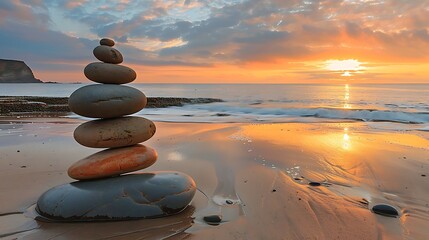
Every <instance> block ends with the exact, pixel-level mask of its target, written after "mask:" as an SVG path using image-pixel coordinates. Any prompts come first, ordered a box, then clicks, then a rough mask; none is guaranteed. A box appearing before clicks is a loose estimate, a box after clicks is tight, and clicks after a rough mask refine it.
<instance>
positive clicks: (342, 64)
mask: <svg viewBox="0 0 429 240" xmlns="http://www.w3.org/2000/svg"><path fill="white" fill-rule="evenodd" d="M325 69H327V70H330V71H334V72H342V74H341V76H343V77H350V76H353V73H356V72H358V71H361V70H363V69H364V67H363V66H362V63H361V62H359V61H358V60H356V59H346V60H338V59H330V60H326V61H325Z"/></svg>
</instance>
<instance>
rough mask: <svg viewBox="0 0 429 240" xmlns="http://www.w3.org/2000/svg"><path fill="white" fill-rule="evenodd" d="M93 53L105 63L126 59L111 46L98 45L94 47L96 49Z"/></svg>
mask: <svg viewBox="0 0 429 240" xmlns="http://www.w3.org/2000/svg"><path fill="white" fill-rule="evenodd" d="M92 53H93V54H94V56H95V57H96V58H97V59H98V60H100V61H102V62H105V63H113V64H119V63H121V62H123V61H124V58H123V57H122V54H121V53H120V52H119V51H118V50H116V49H115V48H112V47H109V46H105V45H101V46H98V47H96V48H94V51H92Z"/></svg>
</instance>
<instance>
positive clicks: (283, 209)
mask: <svg viewBox="0 0 429 240" xmlns="http://www.w3.org/2000/svg"><path fill="white" fill-rule="evenodd" d="M20 124H21V123H20ZM157 124H158V125H159V126H160V127H159V129H160V131H159V132H157V134H156V135H155V137H154V138H153V139H151V140H150V141H148V142H147V144H148V145H149V146H151V147H154V148H157V149H159V150H160V151H159V161H158V162H157V164H155V165H153V166H151V167H150V168H149V169H148V170H149V171H157V170H174V171H181V172H184V173H186V174H188V175H191V176H192V177H193V178H194V179H195V181H196V183H197V186H198V189H199V192H198V193H197V195H196V197H195V199H194V201H193V202H192V206H193V207H194V208H195V211H193V210H192V209H189V210H187V211H185V212H183V213H180V214H178V215H176V216H174V217H172V218H165V219H153V220H147V221H146V220H142V221H137V222H115V223H106V224H104V223H100V224H98V223H97V224H89V225H90V226H89V225H85V226H84V227H83V228H85V229H83V230H82V231H81V230H80V227H81V226H80V225H73V224H72V225H68V224H66V225H62V224H51V223H39V225H37V224H34V223H35V222H34V219H32V218H31V216H28V215H26V216H28V217H26V218H25V219H21V218H19V219H18V220H19V221H22V222H20V223H21V225H19V224H18V225H16V226H22V228H21V229H20V227H18V228H14V229H12V230H13V231H20V230H26V229H27V230H29V229H31V228H35V229H33V230H31V231H27V232H23V233H19V234H13V235H11V238H13V237H23V238H26V239H37V237H39V236H42V237H45V236H46V237H51V238H52V239H73V238H81V239H91V238H92V239H93V238H96V237H97V236H99V234H100V232H101V233H103V234H104V233H105V234H104V235H102V237H107V236H110V237H112V239H126V238H127V237H130V236H132V237H134V238H137V239H139V238H142V237H145V239H146V238H147V239H156V238H157V237H158V238H159V237H167V235H168V234H171V236H173V235H174V234H177V236H179V237H186V238H187V239H231V238H238V239H243V238H244V239H246V238H247V239H263V238H264V237H266V236H270V237H271V239H306V238H308V239H315V238H322V239H323V238H324V239H335V238H340V239H377V238H380V237H382V238H406V237H409V238H412V239H413V238H414V239H425V238H426V237H427V236H429V229H427V228H425V227H423V226H427V225H428V223H429V213H428V212H427V209H428V207H429V206H427V203H428V202H429V193H428V192H427V183H428V182H427V181H428V179H429V178H428V177H424V176H426V175H427V174H428V172H429V163H428V158H427V156H429V150H428V149H429V141H428V140H427V139H426V138H424V137H422V136H421V134H417V133H414V132H407V133H403V132H400V133H395V132H375V131H374V130H371V129H368V128H367V126H366V125H365V124H364V123H317V124H302V123H285V124H195V123H192V124H188V123H184V124H180V123H157ZM76 125H78V123H68V124H65V125H59V124H54V123H51V124H48V123H43V122H39V123H33V124H31V125H28V124H23V125H20V126H19V129H20V132H19V133H18V132H17V133H14V132H12V131H11V133H10V134H9V133H8V134H6V135H5V136H0V142H3V143H6V142H9V144H8V145H0V153H1V154H0V158H1V161H0V169H2V172H1V173H2V174H0V189H2V191H1V192H0V200H1V202H2V206H1V208H0V210H1V213H7V212H16V211H18V212H22V211H25V209H26V208H27V207H28V206H29V205H31V204H32V203H34V201H35V200H36V199H37V197H38V196H39V194H40V193H42V192H43V191H45V190H46V189H48V188H49V187H51V186H53V185H58V184H61V183H65V182H69V181H71V180H70V179H68V177H67V175H66V174H64V173H65V171H66V169H67V166H68V165H69V164H70V162H73V161H74V160H75V159H76V158H79V157H85V156H87V155H90V154H91V153H92V152H91V150H87V149H81V148H80V147H79V146H77V144H74V143H73V139H72V138H71V137H70V136H71V134H70V133H71V132H72V131H73V129H74V128H75V127H76ZM15 127H16V126H15ZM7 128H8V129H13V127H12V126H7ZM19 135H22V136H19ZM35 135H37V137H35ZM35 139H37V140H39V141H35ZM44 141H49V142H50V143H51V144H50V145H51V146H50V147H48V146H46V145H43V144H42V142H44ZM17 149H19V150H21V151H20V152H17V151H16V150H17ZM77 149H80V150H83V151H80V150H79V151H77ZM36 161H37V164H35V162H36ZM21 165H26V166H27V167H26V168H20V166H21ZM423 175H424V176H423ZM310 182H314V183H319V184H311V185H310V184H309V183H310ZM21 189H30V190H31V191H22V190H21ZM3 203H4V204H3ZM379 203H386V204H390V205H392V206H394V207H395V208H397V209H399V210H400V211H401V212H400V218H387V217H383V216H379V215H376V214H374V213H372V212H371V211H370V208H371V207H372V206H374V205H375V204H379ZM191 210H192V211H191ZM27 213H28V212H27ZM208 215H222V222H221V223H220V225H218V226H215V227H214V226H210V225H208V224H207V223H205V222H204V220H203V218H204V216H208ZM5 216H6V215H5ZM5 216H0V223H1V222H2V221H6V220H7V219H11V217H10V216H9V217H8V218H6V217H5ZM18 220H16V221H18ZM40 224H41V225H40ZM130 224H131V225H130ZM86 226H88V228H86ZM159 226H161V228H158V227H159ZM104 228H105V229H107V230H106V231H104V230H100V229H104ZM91 229H93V230H91ZM97 229H98V230H97ZM12 230H11V231H12ZM0 232H1V230H0ZM1 234H4V232H1ZM100 236H101V235H100Z"/></svg>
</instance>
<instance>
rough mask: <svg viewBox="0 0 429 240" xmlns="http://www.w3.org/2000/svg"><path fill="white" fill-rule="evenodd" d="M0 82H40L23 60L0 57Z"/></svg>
mask: <svg viewBox="0 0 429 240" xmlns="http://www.w3.org/2000/svg"><path fill="white" fill-rule="evenodd" d="M0 83H42V81H40V80H39V79H36V78H35V77H34V75H33V72H32V71H31V69H30V68H29V67H28V66H27V64H25V63H24V62H23V61H17V60H5V59H0Z"/></svg>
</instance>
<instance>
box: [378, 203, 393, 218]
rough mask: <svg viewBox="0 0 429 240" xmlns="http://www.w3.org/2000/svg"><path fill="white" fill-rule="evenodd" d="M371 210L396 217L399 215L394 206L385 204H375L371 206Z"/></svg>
mask: <svg viewBox="0 0 429 240" xmlns="http://www.w3.org/2000/svg"><path fill="white" fill-rule="evenodd" d="M372 211H373V212H374V213H376V214H380V215H383V216H386V217H397V216H398V215H399V213H398V211H397V210H396V209H395V208H394V207H392V206H390V205H387V204H378V205H375V206H374V207H372Z"/></svg>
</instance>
